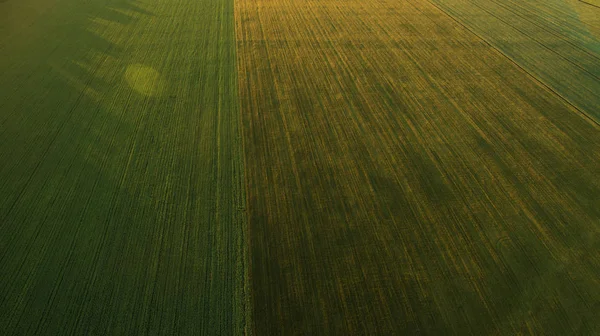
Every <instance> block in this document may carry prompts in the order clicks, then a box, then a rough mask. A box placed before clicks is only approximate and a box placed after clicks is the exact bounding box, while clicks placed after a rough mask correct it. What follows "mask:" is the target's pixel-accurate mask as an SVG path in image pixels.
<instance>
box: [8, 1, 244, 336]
mask: <svg viewBox="0 0 600 336" xmlns="http://www.w3.org/2000/svg"><path fill="white" fill-rule="evenodd" d="M38 5H39V6H41V7H40V8H36V6H38ZM0 6H2V7H1V8H0V13H1V14H0V17H2V20H3V21H2V25H3V26H2V30H1V31H2V32H3V36H2V37H1V40H0V41H1V44H0V73H1V74H2V75H0V111H1V112H0V194H1V196H2V197H0V265H1V266H0V269H1V271H0V334H2V335H11V334H15V335H44V334H45V335H67V334H69V335H71V334H72V335H136V334H163V335H200V334H203V333H204V334H207V333H217V334H224V335H225V334H241V332H242V330H243V329H242V328H243V326H244V321H243V318H244V313H243V312H244V311H245V309H244V302H243V300H242V298H243V290H244V286H243V284H244V274H243V272H244V269H245V268H244V265H243V263H244V253H243V251H242V248H243V246H244V244H243V234H244V231H243V228H244V227H245V226H244V224H243V220H244V218H243V217H242V212H241V208H242V207H243V205H244V202H245V201H244V199H243V198H242V197H243V193H242V192H241V191H242V188H243V185H242V181H243V171H242V170H241V167H242V166H241V164H242V153H241V152H239V150H240V148H241V147H240V144H241V140H240V136H239V131H240V129H239V123H238V120H239V112H238V111H239V106H238V105H237V101H236V99H235V97H236V95H237V94H236V92H237V82H236V75H235V74H236V72H235V68H236V66H235V62H236V61H235V54H234V52H235V49H234V42H235V36H234V31H233V28H234V23H233V3H232V2H228V1H211V2H209V1H192V0H175V1H173V0H169V1H150V2H141V1H140V2H131V1H122V0H115V1H110V0H107V1H105V0H96V1H91V2H82V1H71V0H56V1H53V2H45V1H35V0H25V1H24V2H12V0H11V1H8V2H5V3H2V4H0ZM5 9H6V11H5ZM19 15H22V16H23V18H22V19H20V18H19V17H18V16H19ZM34 15H35V17H32V16H34ZM9 19H10V21H9ZM4 20H6V21H4Z"/></svg>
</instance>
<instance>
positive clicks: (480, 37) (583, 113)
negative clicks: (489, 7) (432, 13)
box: [427, 0, 600, 128]
mask: <svg viewBox="0 0 600 336" xmlns="http://www.w3.org/2000/svg"><path fill="white" fill-rule="evenodd" d="M579 1H581V0H579ZM427 2H429V3H430V4H431V5H432V6H434V7H435V8H437V9H438V10H440V11H441V12H442V13H444V14H445V15H446V16H448V17H449V18H451V19H452V20H453V21H454V22H456V23H457V24H459V25H460V26H461V27H463V28H465V29H466V30H467V31H469V32H470V33H472V34H473V35H475V36H477V38H479V39H480V40H481V41H483V42H484V43H485V44H487V45H489V46H490V47H492V49H494V50H495V51H496V52H498V53H500V54H501V55H502V56H504V57H505V58H506V59H508V60H509V61H510V62H511V63H512V64H514V65H515V66H517V67H518V68H519V69H521V70H522V71H523V72H524V73H525V74H527V75H528V76H529V77H531V78H533V80H534V81H535V82H537V83H538V84H539V85H541V86H542V87H543V88H545V89H547V90H549V91H550V92H552V93H553V94H554V95H556V96H557V97H559V98H560V99H561V100H562V101H564V102H565V103H567V104H568V105H569V106H571V107H572V108H573V109H575V111H577V112H579V114H580V115H581V116H582V117H583V118H584V119H587V120H588V121H589V122H591V123H592V124H594V125H595V126H596V127H598V128H600V121H599V120H596V119H594V118H593V117H592V116H590V115H589V114H588V113H587V112H585V111H584V110H582V109H580V108H579V107H577V106H576V105H575V104H573V103H571V101H569V100H568V99H567V98H565V97H563V95H561V94H560V93H558V92H557V91H556V90H554V89H553V88H551V87H550V86H549V85H548V84H546V83H544V82H543V81H542V80H541V79H539V78H537V77H536V76H535V75H534V74H532V73H531V72H529V71H528V70H527V69H525V68H524V67H523V66H521V65H520V64H519V63H518V62H517V61H515V60H514V59H512V57H510V56H508V55H507V54H506V53H505V52H503V51H502V50H500V49H499V48H498V47H496V46H495V45H493V44H492V43H491V42H490V41H488V40H487V39H485V38H484V37H482V36H481V35H479V34H478V33H476V32H475V31H474V30H473V29H472V28H471V27H469V26H468V25H466V24H465V23H463V22H461V21H460V20H458V19H457V18H456V17H454V16H453V15H451V14H450V13H448V12H447V11H445V10H443V9H442V8H441V7H440V6H438V5H437V4H435V3H433V2H432V0H427Z"/></svg>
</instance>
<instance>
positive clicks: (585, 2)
mask: <svg viewBox="0 0 600 336" xmlns="http://www.w3.org/2000/svg"><path fill="white" fill-rule="evenodd" d="M579 2H583V3H584V4H586V5H590V6H592V7H596V8H600V6H598V5H595V4H593V3H589V2H587V1H583V0H579Z"/></svg>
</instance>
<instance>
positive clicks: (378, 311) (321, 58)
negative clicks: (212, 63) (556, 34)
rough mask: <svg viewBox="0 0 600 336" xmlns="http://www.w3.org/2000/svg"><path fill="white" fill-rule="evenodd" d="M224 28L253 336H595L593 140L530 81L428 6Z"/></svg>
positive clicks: (363, 6) (248, 6) (302, 10)
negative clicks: (241, 178)
mask: <svg viewBox="0 0 600 336" xmlns="http://www.w3.org/2000/svg"><path fill="white" fill-rule="evenodd" d="M468 4H471V6H473V7H475V5H474V4H473V3H472V2H467V1H451V0H448V1H446V5H447V6H454V5H456V6H457V8H460V9H464V8H469V5H468ZM236 15H237V20H236V24H237V26H236V35H237V38H238V48H237V55H238V58H239V67H240V68H239V72H240V74H243V75H239V76H240V87H239V95H240V101H241V109H242V119H243V126H242V130H243V133H244V143H245V147H244V148H245V152H246V163H245V167H246V181H247V184H248V186H247V190H248V194H247V199H248V206H247V213H248V226H249V231H248V232H249V246H250V257H251V279H252V283H251V285H252V295H253V303H254V304H253V309H254V312H255V313H254V315H253V316H254V318H253V320H252V321H253V323H254V325H255V330H256V333H257V334H265V335H266V334H269V335H287V334H297V335H311V334H326V335H334V334H335V335H375V334H379V335H391V334H398V335H415V334H421V333H422V334H426V335H444V334H451V335H465V334H473V335H488V334H502V335H514V334H519V333H523V334H536V335H550V334H556V335H568V334H573V335H581V334H595V333H598V332H600V330H599V329H598V327H599V325H598V322H595V321H598V320H599V318H600V316H599V315H598V314H599V312H600V286H599V285H600V283H599V280H598V279H600V277H598V275H599V274H600V259H599V258H598V255H599V254H598V253H597V252H598V249H599V248H600V244H599V243H600V240H599V238H600V225H599V224H600V212H599V211H600V178H598V177H599V176H600V133H599V128H598V125H597V124H596V123H595V122H594V121H593V120H592V119H591V118H590V117H588V116H586V115H585V114H584V113H582V111H581V110H579V109H578V108H577V107H578V106H577V105H574V103H573V105H572V104H571V103H569V101H567V100H565V99H564V97H563V96H560V95H558V94H557V93H556V92H555V91H553V90H552V86H551V85H550V84H544V83H545V82H544V80H545V79H546V78H540V77H536V76H535V75H536V74H537V71H540V69H542V68H536V69H533V70H530V68H529V65H530V64H523V63H521V62H520V61H521V59H518V60H516V61H515V58H517V57H516V56H515V55H516V53H515V54H514V55H513V57H512V59H511V58H510V57H507V56H506V53H507V51H503V50H499V49H498V48H496V47H495V46H494V45H495V43H501V41H503V40H502V39H500V38H499V39H498V40H492V41H488V40H487V39H483V38H482V37H481V36H480V35H478V34H475V33H474V31H476V28H478V27H475V28H470V27H468V26H465V23H463V22H462V21H460V20H459V19H458V18H456V17H454V16H450V15H448V13H446V12H444V11H443V10H441V9H440V7H439V6H438V5H436V4H435V3H432V2H428V1H418V0H409V1H391V0H383V1H352V0H351V1H344V2H343V3H340V2H339V1H333V0H331V1H328V0H312V1H301V2H299V1H292V0H281V1H261V0H239V1H236ZM465 16H467V15H466V14H465ZM473 16H474V18H473V20H475V19H477V20H481V21H484V20H485V18H480V17H479V16H477V15H473ZM469 18H470V17H469ZM519 22H522V21H519ZM492 23H493V22H490V24H492ZM490 31H493V29H492V28H490ZM486 37H487V36H486ZM510 38H512V36H510V37H509V40H510ZM523 42H524V43H522V44H518V45H519V46H520V48H521V49H520V50H518V51H519V52H520V51H522V50H524V49H525V48H527V46H529V45H532V46H534V47H535V48H536V49H535V50H534V51H536V52H537V50H538V49H539V47H538V45H534V43H533V42H531V43H530V42H529V41H527V40H523ZM544 42H546V41H544ZM559 42H560V41H559ZM590 53H591V52H590ZM528 56H529V57H541V58H543V57H545V54H540V53H536V54H533V55H528ZM592 56H597V55H594V54H591V55H590V57H592ZM538 61H540V60H538ZM565 62H567V61H565ZM569 64H573V63H569ZM598 64H599V63H595V66H597V65H598ZM554 65H557V64H554ZM588 65H590V66H591V65H593V63H590V64H588ZM551 66H552V65H550V64H547V65H545V67H544V68H543V69H545V70H548V69H550V67H551ZM582 67H585V64H583V65H582ZM570 69H572V68H570ZM529 71H531V72H529ZM561 71H562V69H561ZM581 71H583V70H581ZM568 74H569V73H568V72H566V70H565V72H560V74H559V75H562V76H566V77H564V78H563V80H566V84H565V85H574V86H575V87H574V88H573V90H584V89H586V88H587V87H586V86H585V85H586V84H587V83H593V84H594V85H596V86H598V85H600V83H599V82H598V81H595V82H594V81H593V80H596V79H594V78H593V77H582V76H580V75H581V72H580V73H576V72H571V73H570V76H567V75H568ZM580 80H581V81H580ZM587 80H589V81H590V82H587ZM593 93H594V94H589V95H587V96H586V97H587V98H588V101H586V102H585V103H586V105H585V106H588V107H591V106H596V107H598V106H600V105H599V104H600V100H599V99H598V98H597V95H598V94H600V91H594V92H593ZM565 96H567V94H565ZM579 102H581V101H579ZM597 111H598V110H593V109H591V108H590V109H588V110H585V112H587V113H589V114H590V116H591V115H593V114H594V113H597ZM259 312H260V313H259ZM273 321H277V323H274V322H273Z"/></svg>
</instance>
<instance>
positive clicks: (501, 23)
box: [432, 0, 600, 123]
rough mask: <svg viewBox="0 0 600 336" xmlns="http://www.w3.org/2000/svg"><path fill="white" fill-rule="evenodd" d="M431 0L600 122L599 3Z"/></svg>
mask: <svg viewBox="0 0 600 336" xmlns="http://www.w3.org/2000/svg"><path fill="white" fill-rule="evenodd" d="M592 1H593V0H592ZM432 2H433V3H435V4H436V5H438V6H439V8H441V9H443V10H444V11H446V12H447V13H448V14H450V15H452V17H453V18H455V19H456V20H458V21H459V22H460V23H461V24H463V25H465V27H468V29H469V30H470V31H472V32H473V33H475V34H477V35H478V36H480V37H481V38H483V39H485V40H486V41H488V42H490V44H492V45H493V46H494V47H496V48H498V50H500V51H501V52H502V53H503V54H504V55H506V56H507V57H508V58H510V59H511V60H512V61H513V62H516V63H517V64H519V65H520V66H522V67H523V68H524V69H526V71H528V72H529V73H530V74H532V75H533V76H534V77H536V78H537V79H538V80H541V81H542V82H544V84H546V85H547V86H548V87H549V88H551V89H552V90H553V91H554V92H555V93H557V94H558V95H560V96H561V97H563V98H564V99H566V100H568V101H569V102H570V103H571V104H573V105H574V106H576V107H577V108H579V109H580V110H581V111H582V112H584V113H586V114H587V115H588V116H589V117H591V118H592V119H594V120H595V121H596V123H600V108H599V102H600V7H595V6H593V4H592V3H591V2H590V3H585V2H582V1H580V0H549V1H546V0H501V1H499V0H433V1H432Z"/></svg>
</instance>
